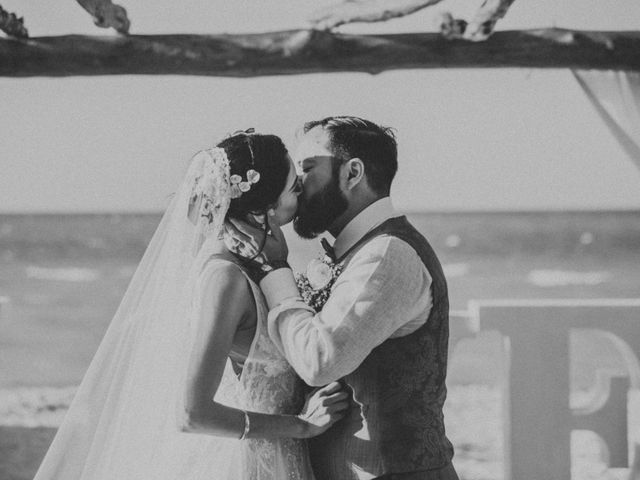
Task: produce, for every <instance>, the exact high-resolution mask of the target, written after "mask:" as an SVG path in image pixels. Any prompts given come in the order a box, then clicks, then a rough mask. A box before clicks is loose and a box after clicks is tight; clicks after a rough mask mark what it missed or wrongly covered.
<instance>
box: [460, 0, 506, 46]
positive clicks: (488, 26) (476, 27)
mask: <svg viewBox="0 0 640 480" xmlns="http://www.w3.org/2000/svg"><path fill="white" fill-rule="evenodd" d="M513 2H514V0H485V1H484V2H483V3H482V5H481V6H480V8H479V9H478V11H477V12H476V14H475V15H474V17H473V18H472V19H471V21H470V22H469V25H468V26H467V29H466V31H465V32H464V38H465V39H466V40H472V41H474V42H477V41H483V40H486V39H487V38H489V36H490V35H491V34H492V33H493V30H494V29H495V27H496V23H497V22H498V20H500V19H501V18H504V16H505V15H506V14H507V11H508V10H509V7H510V6H511V4H512V3H513Z"/></svg>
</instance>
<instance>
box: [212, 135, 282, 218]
mask: <svg viewBox="0 0 640 480" xmlns="http://www.w3.org/2000/svg"><path fill="white" fill-rule="evenodd" d="M217 146H218V147H219V148H224V151H225V152H226V154H227V158H228V159H229V170H230V174H231V175H240V177H242V179H243V180H245V179H246V177H247V171H249V170H255V171H256V172H258V173H259V174H260V180H259V181H258V182H257V183H254V184H252V185H251V189H250V190H249V191H248V192H244V193H243V194H242V195H241V196H240V197H238V198H234V199H232V200H231V205H230V206H229V211H228V213H227V215H228V217H230V218H235V219H239V220H244V219H245V218H246V217H247V215H248V214H265V213H266V212H267V210H268V209H269V208H270V207H272V206H273V205H274V204H275V203H276V202H277V201H278V197H280V194H281V193H282V191H283V190H284V187H285V185H286V183H287V177H288V175H289V159H288V158H287V149H286V147H285V146H284V143H282V140H281V139H280V137H277V136H275V135H263V134H259V133H252V132H240V133H236V134H234V135H232V136H230V137H227V138H225V139H224V140H222V141H221V142H220V143H219V144H218V145H217Z"/></svg>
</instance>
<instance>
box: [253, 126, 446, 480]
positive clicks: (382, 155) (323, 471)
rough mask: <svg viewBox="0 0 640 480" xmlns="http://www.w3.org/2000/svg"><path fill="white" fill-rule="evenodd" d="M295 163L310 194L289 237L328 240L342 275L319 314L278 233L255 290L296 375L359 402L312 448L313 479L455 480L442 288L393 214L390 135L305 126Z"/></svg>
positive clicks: (414, 236)
mask: <svg viewBox="0 0 640 480" xmlns="http://www.w3.org/2000/svg"><path fill="white" fill-rule="evenodd" d="M296 157H297V158H295V159H294V160H296V161H297V162H298V165H299V167H300V168H301V170H302V177H301V181H302V186H303V193H302V194H301V195H300V199H299V202H300V203H299V210H298V216H297V219H296V220H295V221H294V229H295V231H296V232H297V233H298V234H299V235H301V236H302V237H305V238H313V237H315V236H317V235H318V234H320V233H322V232H324V231H328V232H329V233H330V234H331V235H332V236H333V237H335V243H334V245H333V250H334V253H333V255H334V258H335V260H336V262H338V263H340V264H341V265H343V270H342V273H341V274H340V276H339V277H338V279H337V281H336V283H335V284H334V286H333V288H332V290H331V295H330V296H329V298H328V300H327V301H326V303H325V304H324V306H323V308H322V310H321V311H320V312H319V313H315V312H314V311H313V310H312V309H311V308H309V307H308V306H307V305H305V303H304V302H303V301H302V299H301V298H300V296H299V294H298V289H297V287H296V282H295V280H294V277H293V273H292V271H291V269H289V268H287V265H286V257H287V247H286V243H285V242H284V239H283V237H282V236H281V235H280V234H276V235H274V236H273V238H270V239H269V242H268V243H267V246H266V248H265V252H264V253H265V255H266V257H267V263H268V264H270V265H271V266H272V267H273V270H271V271H270V272H269V273H268V274H267V275H266V276H264V277H263V279H262V280H261V282H260V286H261V288H262V290H263V292H264V294H265V297H266V299H267V302H268V304H269V308H270V312H269V334H270V336H271V337H272V339H273V341H274V342H275V343H276V345H277V346H278V348H279V349H280V350H281V351H282V352H283V353H284V355H285V356H286V358H287V360H288V361H289V362H290V363H291V365H292V366H293V367H294V368H295V370H296V371H297V372H298V374H299V375H300V376H301V377H302V378H303V379H304V380H305V381H306V382H307V383H308V384H309V385H314V386H321V385H325V384H328V383H330V382H332V381H334V380H339V379H341V382H342V383H343V384H344V385H346V386H347V388H349V389H350V390H351V391H352V394H353V408H352V410H351V414H350V415H348V416H347V418H345V419H344V420H342V421H341V422H339V423H338V424H336V426H334V427H333V428H332V429H330V430H329V431H327V432H326V433H325V434H323V435H321V436H320V437H316V438H315V439H313V440H311V441H310V443H309V447H310V454H311V462H312V464H313V468H314V472H315V474H316V477H317V480H364V479H373V478H376V479H386V480H390V479H394V480H396V479H397V480H400V479H402V480H432V479H433V480H435V479H438V480H440V479H446V480H456V479H457V478H458V476H457V474H456V472H455V470H454V468H453V466H452V464H451V458H452V456H453V448H452V445H451V443H450V442H449V440H448V439H447V437H446V436H445V428H444V421H443V414H442V407H443V404H444V401H445V397H446V387H445V376H446V369H447V345H448V334H449V325H448V322H449V318H448V309H449V304H448V297H447V284H446V281H445V278H444V275H443V272H442V268H441V266H440V262H439V261H438V258H437V257H436V255H435V253H434V251H433V249H432V248H431V246H430V245H429V243H428V242H427V240H426V239H425V238H424V237H423V236H422V235H421V234H420V233H419V232H418V231H417V230H416V229H415V228H414V227H413V226H412V225H411V224H410V223H409V222H408V221H407V219H406V218H405V217H404V216H399V215H398V214H397V213H395V212H394V210H393V208H392V205H391V201H390V199H389V190H390V187H391V182H392V180H393V178H394V176H395V173H396V170H397V147H396V141H395V138H394V135H393V134H392V132H391V130H390V129H387V128H384V127H380V126H378V125H376V124H374V123H372V122H369V121H367V120H364V119H361V118H357V117H329V118H325V119H322V120H318V121H313V122H308V123H307V124H306V125H305V126H304V133H303V135H302V137H301V139H300V143H299V146H298V149H297V155H296ZM416 180H417V179H416ZM276 233H279V232H276Z"/></svg>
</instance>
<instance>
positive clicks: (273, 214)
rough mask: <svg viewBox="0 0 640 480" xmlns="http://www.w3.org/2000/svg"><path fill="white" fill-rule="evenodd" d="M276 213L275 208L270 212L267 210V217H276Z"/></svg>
mask: <svg viewBox="0 0 640 480" xmlns="http://www.w3.org/2000/svg"><path fill="white" fill-rule="evenodd" d="M275 214H276V211H275V210H274V209H273V208H270V209H269V210H267V215H269V216H270V217H273V216H275Z"/></svg>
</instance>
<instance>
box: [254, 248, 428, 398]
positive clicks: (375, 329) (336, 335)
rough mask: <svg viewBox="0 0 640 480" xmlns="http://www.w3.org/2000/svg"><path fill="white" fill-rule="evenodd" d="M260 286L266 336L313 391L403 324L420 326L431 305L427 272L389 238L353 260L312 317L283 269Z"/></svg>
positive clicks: (348, 369)
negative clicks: (266, 312)
mask: <svg viewBox="0 0 640 480" xmlns="http://www.w3.org/2000/svg"><path fill="white" fill-rule="evenodd" d="M261 287H262V288H263V292H264V294H265V298H266V299H267V303H268V305H269V308H270V309H271V310H270V312H269V318H268V323H269V327H268V329H269V336H270V337H271V339H272V340H273V341H274V343H275V344H276V346H277V347H278V348H279V349H280V351H281V352H282V353H283V354H284V356H285V357H286V358H287V360H288V362H289V363H290V364H291V365H292V366H293V367H294V369H295V370H296V372H297V373H298V375H300V377H301V378H302V379H303V380H304V381H305V382H307V383H308V384H309V385H315V386H320V385H326V384H327V383H330V382H332V381H334V380H337V379H339V378H342V377H344V376H345V375H347V374H349V373H351V372H352V371H353V370H355V369H356V368H357V367H358V365H360V363H362V361H363V360H364V359H365V358H366V357H367V355H369V353H370V352H371V350H373V349H374V348H375V347H377V346H378V345H380V344H381V343H382V342H384V341H385V340H386V339H388V338H390V337H392V336H393V335H394V333H395V332H396V331H397V330H399V329H400V328H401V327H403V326H405V325H406V324H408V323H410V322H413V323H415V321H416V319H423V320H422V323H423V322H424V321H425V320H426V318H427V316H428V312H429V309H430V307H431V302H432V300H431V293H430V287H431V276H430V275H429V272H428V271H427V269H426V268H425V267H424V264H423V263H422V261H421V260H420V258H419V257H418V255H417V253H416V252H415V250H413V248H411V246H409V245H408V244H407V243H406V242H404V241H403V240H400V239H398V238H396V237H391V236H380V237H377V238H375V239H373V240H372V241H371V242H369V243H367V244H366V245H365V246H364V247H362V248H361V249H360V250H359V251H358V252H357V253H356V254H355V255H354V257H353V258H352V259H351V261H350V262H349V263H348V265H347V267H346V268H345V270H344V271H343V272H342V274H341V275H340V276H339V277H338V279H337V280H336V283H335V285H334V286H333V289H332V292H331V296H330V297H329V299H328V300H327V302H326V303H325V305H324V307H323V309H322V311H321V312H319V313H315V312H314V311H313V309H311V308H310V307H308V306H307V305H306V304H305V303H304V302H303V301H302V299H301V298H300V296H299V294H298V290H297V287H296V285H295V281H294V279H293V275H292V272H291V270H289V269H279V270H276V271H275V272H273V273H271V274H269V275H267V276H266V277H265V278H264V279H263V280H262V282H261ZM405 334H406V333H405Z"/></svg>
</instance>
